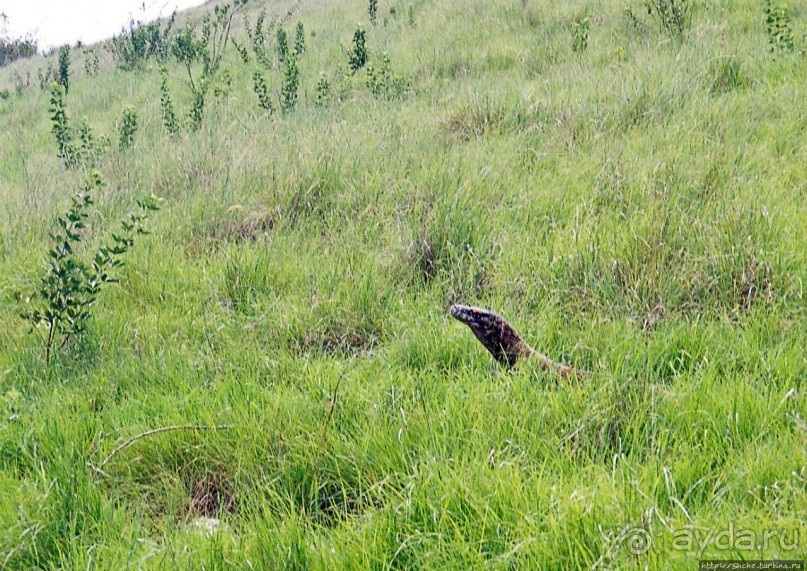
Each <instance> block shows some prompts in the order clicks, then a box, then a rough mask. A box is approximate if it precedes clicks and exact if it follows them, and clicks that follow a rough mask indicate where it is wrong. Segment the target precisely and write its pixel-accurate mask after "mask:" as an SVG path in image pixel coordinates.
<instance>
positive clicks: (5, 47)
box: [0, 35, 39, 67]
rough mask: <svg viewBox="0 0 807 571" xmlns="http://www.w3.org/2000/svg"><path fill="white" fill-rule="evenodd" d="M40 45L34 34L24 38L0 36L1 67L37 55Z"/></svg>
mask: <svg viewBox="0 0 807 571" xmlns="http://www.w3.org/2000/svg"><path fill="white" fill-rule="evenodd" d="M38 49H39V46H38V44H37V41H36V40H35V39H34V38H33V37H32V36H30V35H29V36H27V37H23V38H8V37H5V35H3V36H2V37H0V67H3V66H5V65H8V64H10V63H11V62H14V61H17V60H18V59H22V58H28V57H31V56H34V55H36V52H37V51H38Z"/></svg>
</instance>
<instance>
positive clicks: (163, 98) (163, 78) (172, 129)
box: [160, 68, 180, 135]
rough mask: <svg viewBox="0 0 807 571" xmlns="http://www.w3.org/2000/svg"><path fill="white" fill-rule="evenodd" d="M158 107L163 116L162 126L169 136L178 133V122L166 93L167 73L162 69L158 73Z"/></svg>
mask: <svg viewBox="0 0 807 571" xmlns="http://www.w3.org/2000/svg"><path fill="white" fill-rule="evenodd" d="M160 107H161V109H162V114H163V125H165V128H166V129H168V132H169V133H170V134H171V135H176V134H177V133H179V130H180V129H179V121H177V115H176V113H175V112H174V104H173V102H172V101H171V94H170V93H169V91H168V71H167V70H166V69H165V68H163V69H162V70H161V73H160Z"/></svg>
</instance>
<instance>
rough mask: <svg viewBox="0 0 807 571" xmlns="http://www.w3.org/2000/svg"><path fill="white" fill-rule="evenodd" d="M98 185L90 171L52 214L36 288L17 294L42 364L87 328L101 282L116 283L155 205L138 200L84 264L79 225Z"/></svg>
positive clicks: (96, 176)
mask: <svg viewBox="0 0 807 571" xmlns="http://www.w3.org/2000/svg"><path fill="white" fill-rule="evenodd" d="M102 185H103V180H102V179H101V175H100V173H98V172H97V171H95V172H93V173H92V174H91V175H90V177H89V178H88V179H87V182H86V183H85V185H84V187H83V188H82V190H81V191H80V192H79V193H77V194H76V196H74V197H73V198H72V199H71V205H70V208H69V209H68V210H67V212H65V213H64V214H63V215H61V216H59V217H57V219H56V228H55V229H54V230H53V231H52V232H51V235H50V236H51V239H52V241H53V245H52V246H51V248H50V250H49V251H48V258H47V266H46V270H45V273H44V274H43V275H42V276H41V277H40V278H39V289H38V291H37V292H36V293H35V294H34V295H32V296H30V297H27V298H25V299H22V296H20V301H21V302H23V304H24V305H23V308H22V310H21V311H20V317H21V318H22V319H24V320H26V321H27V322H28V323H29V324H30V325H31V326H32V330H33V331H34V332H36V334H37V335H38V336H39V338H40V340H41V341H42V344H43V347H44V350H45V362H46V363H47V364H50V361H51V358H52V357H53V354H54V352H55V351H56V350H59V349H62V348H64V347H65V346H66V345H67V344H68V342H69V341H70V339H71V338H74V337H79V336H81V335H82V334H83V333H84V332H85V331H86V329H87V325H88V323H89V321H90V318H91V317H92V313H93V307H94V306H95V304H96V302H97V300H98V295H99V294H100V293H101V290H102V289H103V288H104V287H105V286H106V284H112V283H117V282H118V278H116V277H115V270H116V269H118V268H120V267H121V266H122V265H123V260H122V257H123V256H124V255H125V254H126V253H127V252H128V251H129V250H130V249H131V248H132V247H133V246H134V243H135V240H136V238H137V237H138V236H140V235H142V234H145V233H146V231H145V223H146V221H147V220H148V217H149V214H150V213H151V212H153V211H154V210H157V209H158V207H157V202H156V199H155V198H153V197H152V198H150V199H148V200H143V201H137V205H138V209H137V210H136V211H135V212H133V213H131V214H130V215H129V216H128V217H127V218H126V219H124V220H123V221H122V222H121V230H120V231H119V233H114V232H113V233H112V237H111V239H110V240H109V241H108V242H107V243H106V244H105V245H102V246H100V247H99V248H98V250H97V252H96V253H95V255H94V256H93V257H92V260H91V261H89V262H88V261H87V260H85V259H83V258H82V257H81V255H80V254H81V252H82V250H84V248H83V246H84V241H85V237H86V236H85V233H84V229H85V227H86V222H87V219H88V217H89V209H90V207H91V206H92V205H93V204H94V202H93V198H92V193H93V192H94V191H96V190H98V189H99V188H100V187H101V186H102Z"/></svg>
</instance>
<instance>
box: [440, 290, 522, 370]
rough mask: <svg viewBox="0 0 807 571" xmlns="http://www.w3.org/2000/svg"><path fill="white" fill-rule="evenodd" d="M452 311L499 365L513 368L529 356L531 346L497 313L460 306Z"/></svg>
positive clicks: (456, 306)
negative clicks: (519, 360)
mask: <svg viewBox="0 0 807 571" xmlns="http://www.w3.org/2000/svg"><path fill="white" fill-rule="evenodd" d="M450 311H451V315H452V316H453V317H454V319H456V320H457V321H461V322H462V323H464V324H465V325H467V326H468V327H470V329H471V331H473V333H474V335H476V338H477V339H479V341H481V342H482V345H484V346H485V348H486V349H487V350H488V351H490V353H491V354H492V355H493V358H494V359H496V360H497V361H498V362H499V363H502V364H506V365H510V366H512V365H515V363H516V361H518V359H519V358H521V357H524V356H526V355H528V354H529V352H530V348H529V346H528V345H527V344H526V343H525V342H524V341H523V340H522V339H521V337H520V336H519V334H518V333H516V330H515V329H513V327H512V326H511V325H510V324H509V323H507V322H506V321H505V320H504V319H502V317H501V316H500V315H499V314H498V313H496V312H495V311H490V310H489V309H482V308H481V307H472V306H470V305H459V304H456V305H452V306H451V309H450Z"/></svg>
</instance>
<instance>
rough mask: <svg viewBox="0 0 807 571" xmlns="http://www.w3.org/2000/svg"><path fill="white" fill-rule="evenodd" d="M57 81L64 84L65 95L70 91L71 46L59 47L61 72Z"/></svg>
mask: <svg viewBox="0 0 807 571" xmlns="http://www.w3.org/2000/svg"><path fill="white" fill-rule="evenodd" d="M56 83H58V84H59V85H61V86H62V88H63V89H64V93H65V95H67V93H68V92H69V91H70V46H62V47H61V48H59V74H58V75H57V76H56Z"/></svg>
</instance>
